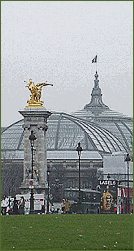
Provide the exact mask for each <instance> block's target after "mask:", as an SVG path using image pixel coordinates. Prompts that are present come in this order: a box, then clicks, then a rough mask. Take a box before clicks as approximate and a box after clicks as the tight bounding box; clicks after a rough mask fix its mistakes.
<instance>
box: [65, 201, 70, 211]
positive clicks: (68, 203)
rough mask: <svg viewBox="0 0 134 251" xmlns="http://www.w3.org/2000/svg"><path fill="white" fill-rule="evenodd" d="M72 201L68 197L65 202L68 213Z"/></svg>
mask: <svg viewBox="0 0 134 251" xmlns="http://www.w3.org/2000/svg"><path fill="white" fill-rule="evenodd" d="M70 205H71V204H70V202H69V200H68V199H66V202H65V213H66V214H68V212H69V207H70Z"/></svg>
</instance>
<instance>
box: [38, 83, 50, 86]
mask: <svg viewBox="0 0 134 251" xmlns="http://www.w3.org/2000/svg"><path fill="white" fill-rule="evenodd" d="M46 85H51V86H53V84H47V83H39V84H37V86H46Z"/></svg>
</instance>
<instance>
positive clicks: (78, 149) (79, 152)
mask: <svg viewBox="0 0 134 251" xmlns="http://www.w3.org/2000/svg"><path fill="white" fill-rule="evenodd" d="M76 151H77V152H78V156H79V203H78V213H81V192H80V156H81V152H82V147H81V146H80V142H79V143H78V147H77V148H76Z"/></svg>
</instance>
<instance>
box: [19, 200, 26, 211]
mask: <svg viewBox="0 0 134 251" xmlns="http://www.w3.org/2000/svg"><path fill="white" fill-rule="evenodd" d="M24 209H25V199H24V197H23V196H21V198H20V201H19V210H20V214H23V215H24Z"/></svg>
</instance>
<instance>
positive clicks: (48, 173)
mask: <svg viewBox="0 0 134 251" xmlns="http://www.w3.org/2000/svg"><path fill="white" fill-rule="evenodd" d="M49 176H50V167H49V166H48V167H47V182H48V195H47V214H49Z"/></svg>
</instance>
